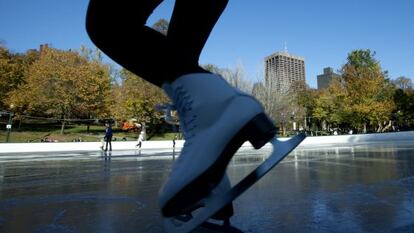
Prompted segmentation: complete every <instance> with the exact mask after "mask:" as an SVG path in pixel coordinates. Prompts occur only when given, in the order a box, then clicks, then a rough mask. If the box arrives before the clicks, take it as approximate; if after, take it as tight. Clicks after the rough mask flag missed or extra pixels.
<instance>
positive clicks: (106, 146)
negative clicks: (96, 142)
mask: <svg viewBox="0 0 414 233" xmlns="http://www.w3.org/2000/svg"><path fill="white" fill-rule="evenodd" d="M108 143H109V140H108V138H106V139H105V151H107V150H108Z"/></svg>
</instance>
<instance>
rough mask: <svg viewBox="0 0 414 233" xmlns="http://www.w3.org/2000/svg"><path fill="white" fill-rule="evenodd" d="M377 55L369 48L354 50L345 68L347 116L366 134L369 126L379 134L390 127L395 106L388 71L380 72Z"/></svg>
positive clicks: (343, 69) (349, 55) (343, 71)
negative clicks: (374, 128) (375, 56)
mask: <svg viewBox="0 0 414 233" xmlns="http://www.w3.org/2000/svg"><path fill="white" fill-rule="evenodd" d="M374 55H375V53H372V52H371V51H370V50H369V49H368V50H355V51H352V52H351V53H350V54H348V59H347V60H348V62H347V63H346V64H345V65H344V66H343V67H342V77H343V78H344V85H345V89H346V92H347V97H346V100H345V102H346V110H347V114H348V115H350V116H352V117H353V119H352V124H353V125H354V126H355V127H357V128H363V132H364V133H365V132H367V127H368V126H372V127H377V129H376V131H377V132H383V131H385V130H387V129H388V128H389V127H391V117H392V112H393V110H394V107H395V106H394V103H393V99H392V95H393V91H392V85H391V84H390V82H389V80H388V79H387V72H386V71H382V70H381V66H380V64H379V62H378V61H377V60H376V59H375V58H374ZM386 124H388V125H386ZM385 125H386V126H385Z"/></svg>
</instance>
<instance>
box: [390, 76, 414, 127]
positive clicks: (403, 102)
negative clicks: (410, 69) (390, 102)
mask: <svg viewBox="0 0 414 233" xmlns="http://www.w3.org/2000/svg"><path fill="white" fill-rule="evenodd" d="M393 84H394V86H395V93H394V102H395V105H396V109H395V112H394V116H395V120H396V121H397V124H398V125H399V126H401V127H412V125H414V90H413V85H412V81H411V79H410V78H407V77H399V78H397V79H396V80H394V81H393Z"/></svg>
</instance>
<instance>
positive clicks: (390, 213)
mask: <svg viewBox="0 0 414 233" xmlns="http://www.w3.org/2000/svg"><path fill="white" fill-rule="evenodd" d="M268 153H270V148H269V147H267V148H265V149H262V150H260V151H255V150H252V149H249V150H242V151H240V152H238V154H237V155H236V156H235V157H234V158H233V160H232V162H231V164H230V167H229V169H228V174H229V176H230V178H231V181H232V183H234V182H237V181H238V180H240V179H241V178H242V177H243V176H244V175H246V174H247V173H248V172H250V171H251V170H252V169H253V168H255V167H256V166H257V165H258V164H259V163H260V162H261V161H263V160H264V159H265V158H266V156H267V154H268ZM172 163H173V154H172V152H171V151H168V150H163V151H157V150H142V151H141V152H139V151H134V150H127V151H114V152H112V154H111V156H110V157H109V155H108V156H104V154H103V152H100V151H96V152H59V153H19V154H7V155H1V156H0V232H2V233H3V232H5V233H6V232H13V233H17V232H25V233H27V232H35V233H38V232H39V233H40V232H46V233H52V232H53V233H54V232H56V233H57V232H59V233H69V232H70V233H75V232H85V233H93V232H105V233H112V232H113V233H115V232H122V233H128V232H134V233H137V232H157V233H158V232H162V223H161V221H162V220H161V216H160V212H159V208H158V203H157V196H158V190H159V188H160V186H161V185H162V182H163V181H164V180H165V179H166V177H167V175H168V173H169V171H170V169H171V165H172ZM234 207H235V215H234V216H233V218H232V219H231V222H232V225H234V226H236V227H238V228H239V229H240V230H242V231H243V232H258V233H259V232H260V233H263V232H292V233H297V232H300V233H306V232H335V233H340V232H344V233H345V232H346V233H348V232H355V233H358V232H395V233H397V232H407V233H408V232H414V141H403V142H382V143H369V144H359V145H355V146H337V145H324V146H323V147H320V146H319V147H317V146H306V147H299V148H297V149H296V150H294V151H293V152H292V153H291V154H290V155H289V156H288V157H287V158H286V159H285V160H283V161H282V162H281V163H280V164H279V165H278V166H276V167H275V168H274V169H273V170H272V171H271V172H270V173H269V174H267V175H266V176H265V177H264V178H263V179H262V180H260V181H259V182H258V183H256V184H255V185H254V186H253V187H252V188H251V189H250V190H248V191H247V192H246V193H244V194H243V195H242V196H241V197H240V198H239V199H237V200H236V201H235V202H234Z"/></svg>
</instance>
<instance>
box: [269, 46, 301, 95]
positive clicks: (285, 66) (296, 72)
mask: <svg viewBox="0 0 414 233" xmlns="http://www.w3.org/2000/svg"><path fill="white" fill-rule="evenodd" d="M265 80H266V85H271V86H272V88H274V89H275V90H276V91H278V92H280V93H286V92H288V91H289V90H290V89H291V87H292V84H293V83H295V82H297V81H303V82H305V59H303V58H302V57H298V56H294V55H291V54H289V53H288V52H287V50H286V49H285V51H283V52H277V53H274V54H272V55H270V56H267V57H266V58H265Z"/></svg>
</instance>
